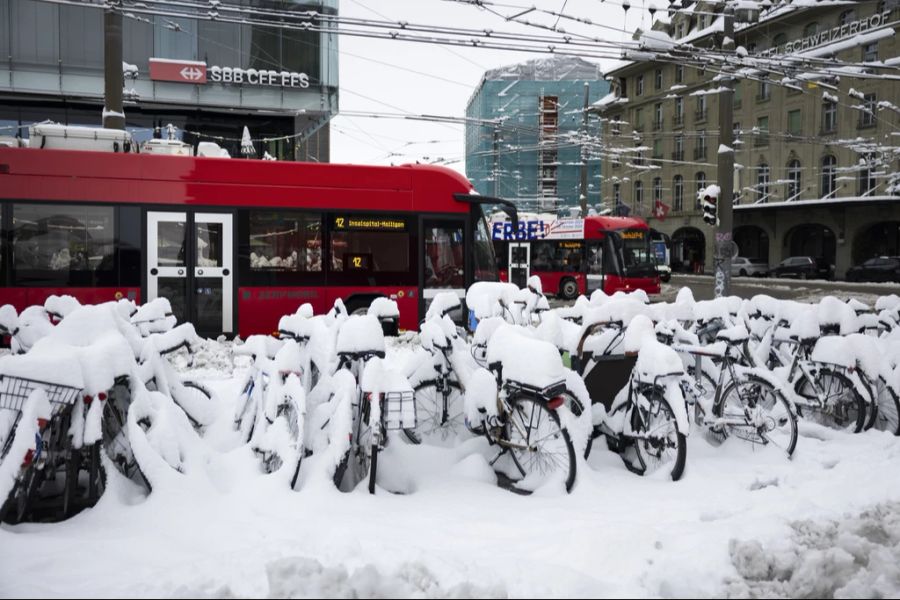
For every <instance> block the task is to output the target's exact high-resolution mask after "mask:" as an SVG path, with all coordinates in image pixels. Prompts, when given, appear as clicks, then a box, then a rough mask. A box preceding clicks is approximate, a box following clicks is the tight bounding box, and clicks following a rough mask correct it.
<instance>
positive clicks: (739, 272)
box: [731, 256, 769, 277]
mask: <svg viewBox="0 0 900 600" xmlns="http://www.w3.org/2000/svg"><path fill="white" fill-rule="evenodd" d="M768 274H769V262H768V261H767V260H763V259H761V258H745V257H743V256H738V257H737V258H733V259H731V276H732V277H737V276H741V277H747V276H748V275H753V276H754V277H765V276H766V275H768Z"/></svg>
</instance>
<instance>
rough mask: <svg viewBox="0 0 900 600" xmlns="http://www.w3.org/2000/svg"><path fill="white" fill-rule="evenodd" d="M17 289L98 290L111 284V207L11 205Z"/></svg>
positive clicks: (113, 226) (113, 235)
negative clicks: (107, 282) (100, 285)
mask: <svg viewBox="0 0 900 600" xmlns="http://www.w3.org/2000/svg"><path fill="white" fill-rule="evenodd" d="M12 229H13V237H12V253H13V279H14V283H15V284H16V285H97V284H98V283H99V280H100V279H106V280H110V279H111V280H115V279H116V265H115V246H116V244H115V208H114V207H112V206H84V205H65V206H63V205H56V204H16V205H14V206H13V222H12Z"/></svg>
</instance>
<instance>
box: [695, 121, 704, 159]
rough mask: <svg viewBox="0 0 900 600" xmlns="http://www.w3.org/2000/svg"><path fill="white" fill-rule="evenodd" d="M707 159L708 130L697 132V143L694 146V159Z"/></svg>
mask: <svg viewBox="0 0 900 600" xmlns="http://www.w3.org/2000/svg"><path fill="white" fill-rule="evenodd" d="M704 159H706V130H705V129H701V130H700V131H698V132H697V145H696V146H694V160H704Z"/></svg>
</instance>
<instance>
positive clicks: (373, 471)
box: [369, 444, 378, 494]
mask: <svg viewBox="0 0 900 600" xmlns="http://www.w3.org/2000/svg"><path fill="white" fill-rule="evenodd" d="M377 472H378V444H372V455H371V457H370V458H369V493H370V494H374V493H375V480H376V477H377Z"/></svg>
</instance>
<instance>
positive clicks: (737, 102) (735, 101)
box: [731, 81, 744, 108]
mask: <svg viewBox="0 0 900 600" xmlns="http://www.w3.org/2000/svg"><path fill="white" fill-rule="evenodd" d="M743 87H744V86H743V85H741V82H740V81H736V82H735V84H734V94H733V95H732V96H731V103H732V105H733V106H734V108H740V107H741V89H742V88H743Z"/></svg>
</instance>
